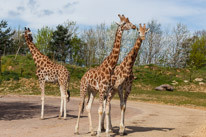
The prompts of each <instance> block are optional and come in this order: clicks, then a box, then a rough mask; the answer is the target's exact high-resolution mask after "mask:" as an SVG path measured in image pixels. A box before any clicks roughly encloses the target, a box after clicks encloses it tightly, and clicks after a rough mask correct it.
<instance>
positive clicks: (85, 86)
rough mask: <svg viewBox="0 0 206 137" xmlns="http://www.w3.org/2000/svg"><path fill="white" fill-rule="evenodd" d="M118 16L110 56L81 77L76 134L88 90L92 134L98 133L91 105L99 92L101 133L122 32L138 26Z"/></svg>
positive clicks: (88, 108)
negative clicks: (103, 114) (94, 124)
mask: <svg viewBox="0 0 206 137" xmlns="http://www.w3.org/2000/svg"><path fill="white" fill-rule="evenodd" d="M118 16H119V18H120V23H117V24H118V28H117V31H116V35H115V41H114V46H113V49H112V52H111V53H110V55H109V56H108V57H106V58H105V59H104V61H103V63H102V64H101V65H100V66H99V67H96V68H92V69H90V70H89V71H87V72H86V73H85V74H84V76H83V77H82V79H81V85H80V96H81V102H80V104H79V113H78V119H77V123H76V126H75V134H79V120H80V115H81V112H82V113H83V110H84V102H85V97H86V94H87V92H88V102H87V106H86V110H87V112H88V118H89V124H90V126H89V128H90V132H91V135H95V134H96V133H95V132H94V131H93V127H92V119H91V107H92V103H93V101H94V97H95V96H96V94H97V93H98V92H99V109H98V114H99V125H98V129H97V134H98V135H99V134H100V133H101V120H102V112H103V100H104V96H105V95H106V94H107V91H108V89H110V88H111V87H112V85H111V74H113V73H114V68H115V67H116V64H117V61H118V58H119V52H120V45H121V38H122V33H123V31H124V30H129V29H136V26H135V25H133V24H132V23H130V21H129V19H128V18H126V17H125V16H124V15H122V16H121V15H118Z"/></svg>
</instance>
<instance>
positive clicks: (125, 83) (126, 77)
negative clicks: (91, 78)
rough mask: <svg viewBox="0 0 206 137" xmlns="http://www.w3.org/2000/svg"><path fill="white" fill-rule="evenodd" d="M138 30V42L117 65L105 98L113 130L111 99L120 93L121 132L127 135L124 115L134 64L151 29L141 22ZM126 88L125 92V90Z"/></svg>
mask: <svg viewBox="0 0 206 137" xmlns="http://www.w3.org/2000/svg"><path fill="white" fill-rule="evenodd" d="M137 31H138V33H139V36H138V38H137V39H136V42H135V44H134V46H133V48H132V49H131V50H130V52H129V53H128V54H127V56H126V57H125V58H124V60H123V61H122V62H121V64H120V65H119V66H117V67H116V68H115V70H114V75H112V83H113V85H114V86H113V89H112V90H111V91H109V94H108V96H107V98H106V99H105V100H104V102H106V109H105V111H106V118H107V117H108V118H107V119H106V120H107V123H109V125H108V124H107V125H106V126H107V128H109V129H110V131H112V124H111V116H110V111H111V105H110V101H111V99H112V97H113V96H114V95H115V93H116V92H118V95H119V97H120V109H121V120H120V129H119V134H120V135H125V134H126V133H125V124H124V117H125V110H126V102H127V98H128V96H129V94H130V92H131V88H132V82H133V79H134V75H133V71H132V68H133V65H134V62H135V59H136V57H137V54H138V51H139V49H140V46H141V44H142V40H145V34H146V33H147V32H148V31H149V28H147V29H146V25H145V24H144V26H143V27H142V25H141V24H139V29H138V28H137ZM124 90H125V92H124ZM104 116H105V114H103V120H102V131H104V130H105V129H104Z"/></svg>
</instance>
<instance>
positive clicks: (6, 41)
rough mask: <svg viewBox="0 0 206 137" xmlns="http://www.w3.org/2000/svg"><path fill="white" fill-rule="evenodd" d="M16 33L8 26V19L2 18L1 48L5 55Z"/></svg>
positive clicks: (0, 28)
mask: <svg viewBox="0 0 206 137" xmlns="http://www.w3.org/2000/svg"><path fill="white" fill-rule="evenodd" d="M14 33H15V32H14V31H12V30H11V28H10V27H8V24H7V21H4V20H2V21H1V23H0V50H2V51H3V55H5V54H6V51H7V48H10V47H11V45H12V42H13V39H12V36H13V35H14ZM8 52H9V51H8Z"/></svg>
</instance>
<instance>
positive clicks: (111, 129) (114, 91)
mask: <svg viewBox="0 0 206 137" xmlns="http://www.w3.org/2000/svg"><path fill="white" fill-rule="evenodd" d="M115 94H116V90H113V89H112V90H111V91H110V93H109V95H108V97H107V100H108V101H111V100H112V98H113V97H114V95H115ZM104 101H106V99H105V100H104ZM107 107H108V106H107ZM104 108H105V109H104V111H106V102H104ZM108 110H109V116H108V118H109V120H108V122H109V125H108V126H109V127H108V133H113V132H114V131H113V128H112V120H111V103H109V108H107V111H108ZM104 117H105V115H103V118H104ZM102 126H104V119H103V120H102Z"/></svg>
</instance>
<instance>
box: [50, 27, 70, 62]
mask: <svg viewBox="0 0 206 137" xmlns="http://www.w3.org/2000/svg"><path fill="white" fill-rule="evenodd" d="M71 36H72V34H69V32H68V28H66V27H65V26H63V25H58V26H57V27H56V30H55V31H54V32H53V35H52V39H51V42H50V45H51V52H52V53H51V54H52V57H53V59H57V60H58V61H63V62H66V58H67V55H68V52H69V49H70V48H71V47H70V42H71Z"/></svg>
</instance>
